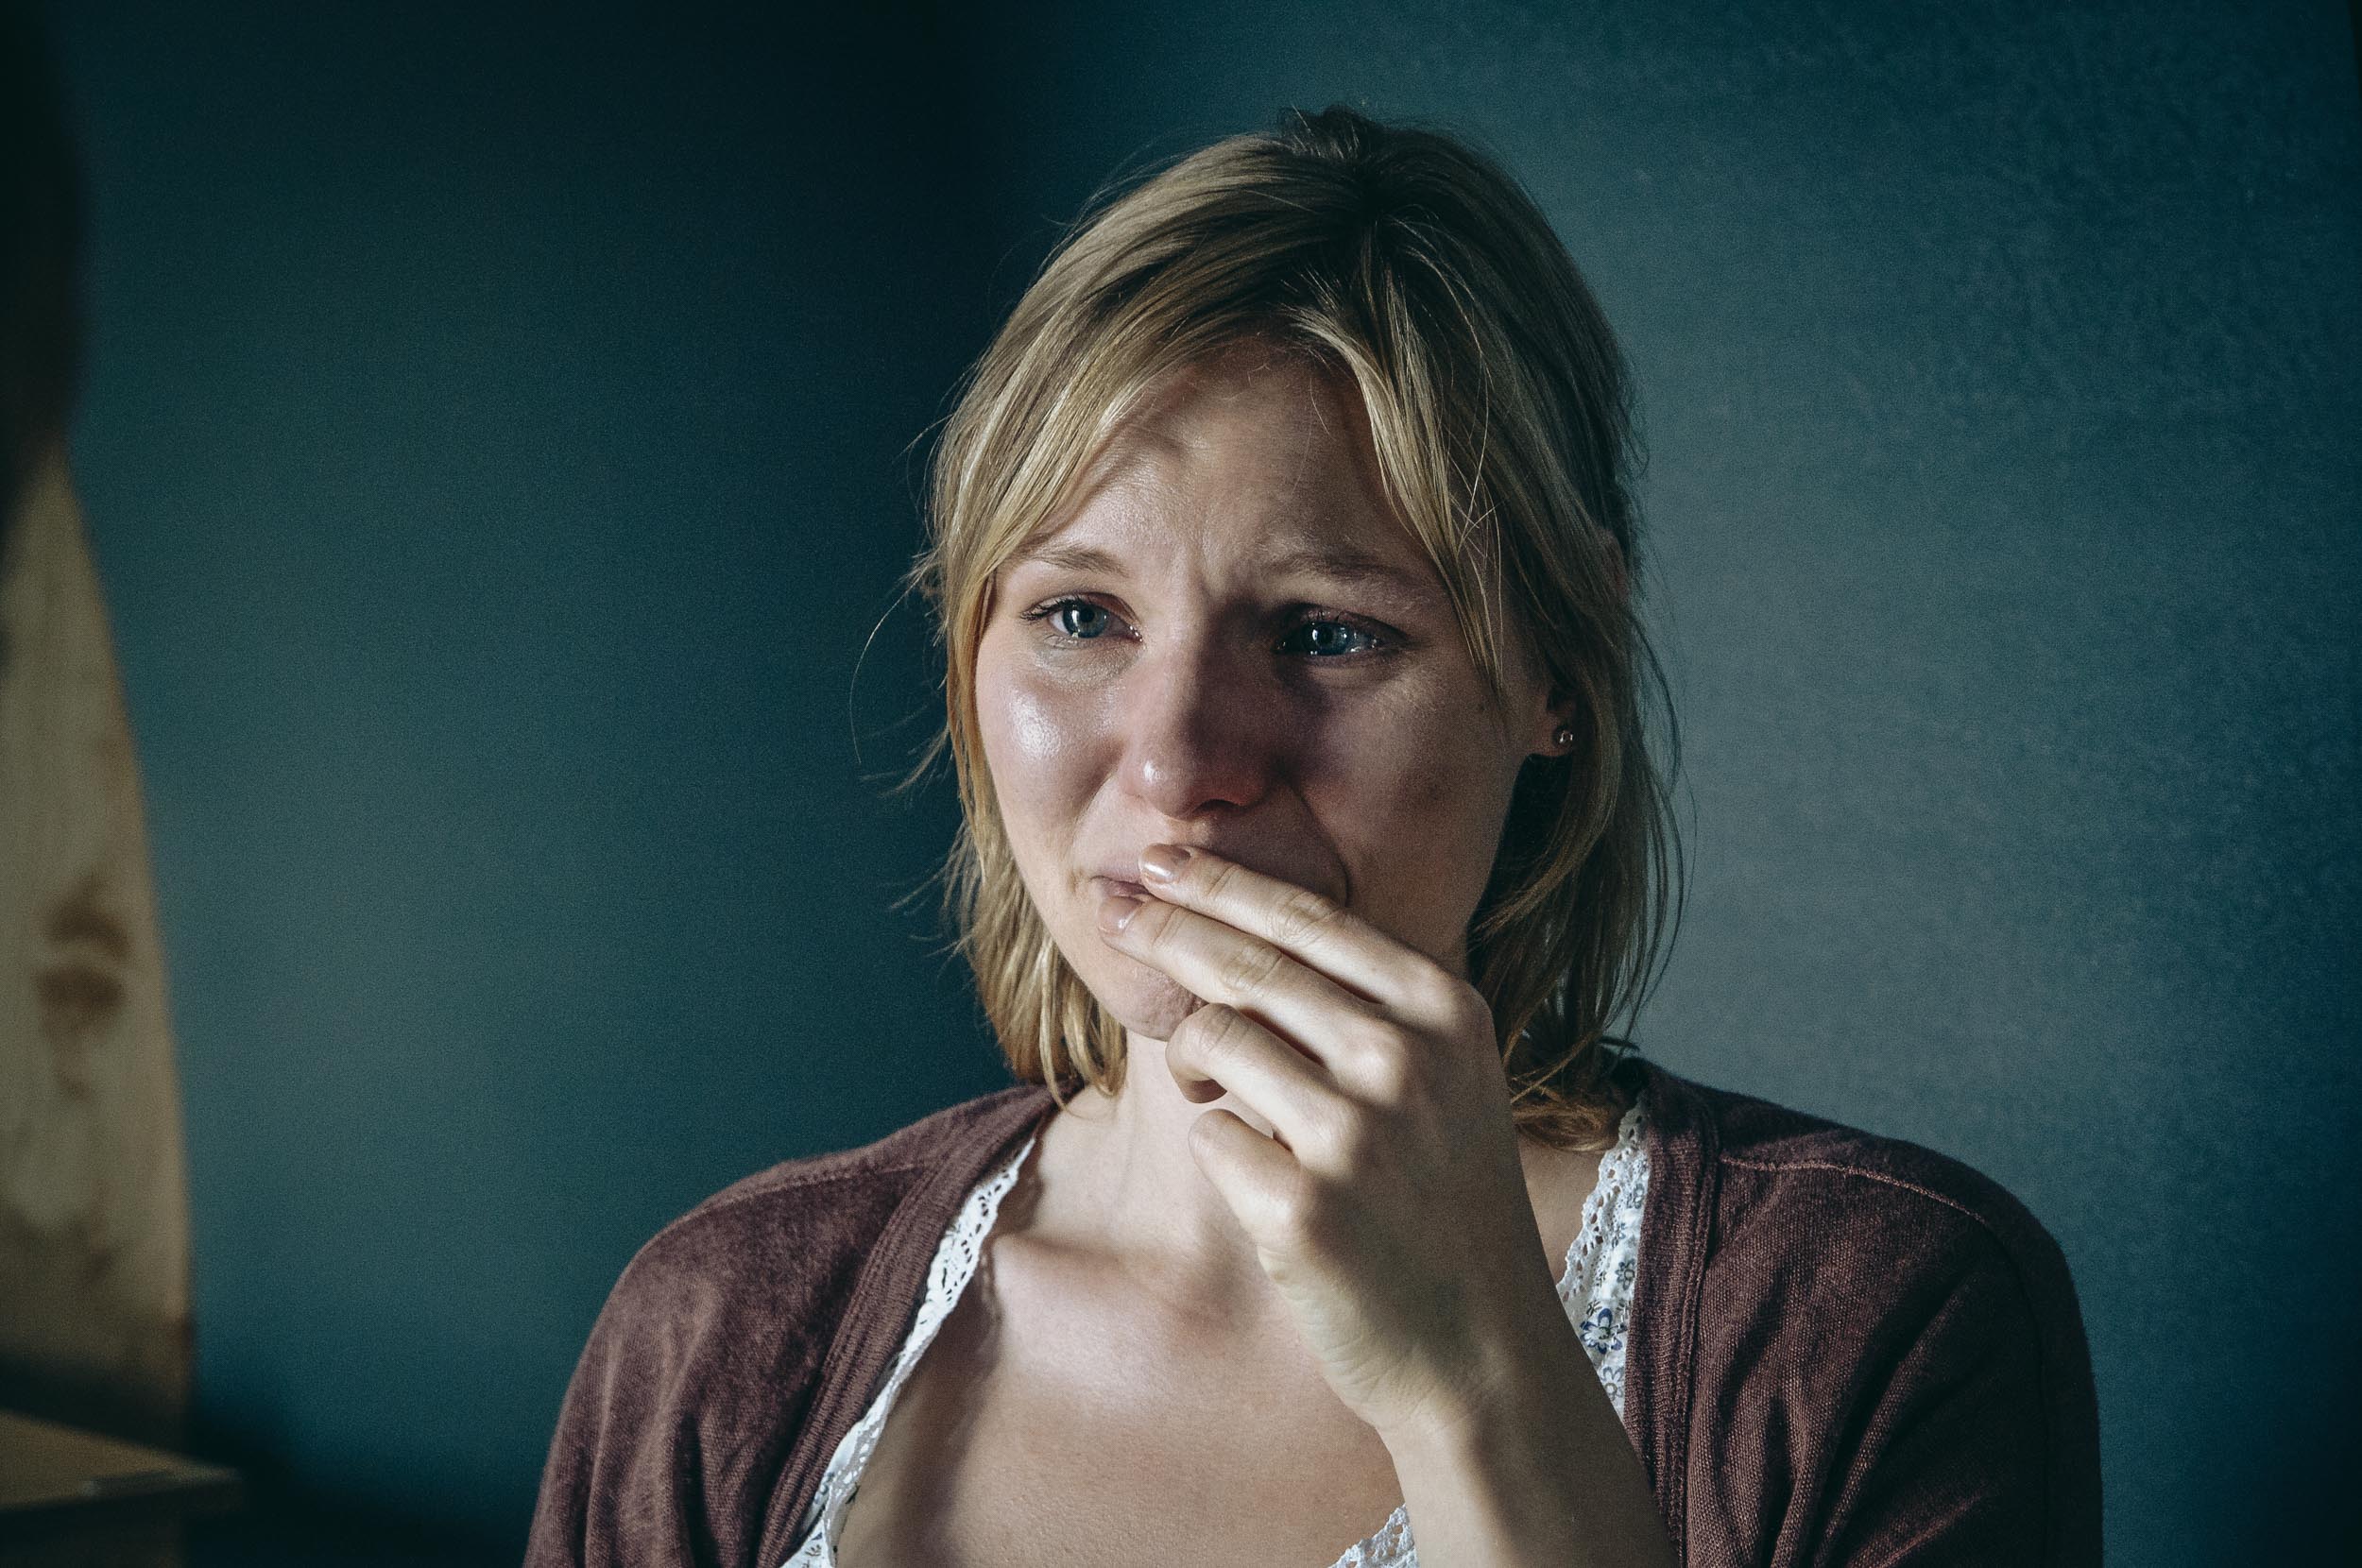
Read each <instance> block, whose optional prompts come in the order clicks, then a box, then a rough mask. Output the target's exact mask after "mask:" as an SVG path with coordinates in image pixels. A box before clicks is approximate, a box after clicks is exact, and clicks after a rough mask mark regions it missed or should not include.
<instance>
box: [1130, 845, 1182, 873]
mask: <svg viewBox="0 0 2362 1568" xmlns="http://www.w3.org/2000/svg"><path fill="white" fill-rule="evenodd" d="M1189 861H1190V852H1189V851H1188V850H1186V849H1183V848H1181V847H1180V846H1179V845H1177V844H1152V845H1151V846H1150V847H1148V848H1146V849H1143V850H1141V851H1140V877H1141V879H1142V880H1144V881H1151V882H1170V881H1172V879H1173V878H1175V877H1178V876H1180V875H1181V868H1182V867H1183V866H1185V865H1187V864H1188V863H1189Z"/></svg>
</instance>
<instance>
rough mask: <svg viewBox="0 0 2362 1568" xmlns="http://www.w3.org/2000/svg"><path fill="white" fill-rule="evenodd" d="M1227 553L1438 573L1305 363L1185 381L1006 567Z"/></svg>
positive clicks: (1352, 404)
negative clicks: (1220, 548)
mask: <svg viewBox="0 0 2362 1568" xmlns="http://www.w3.org/2000/svg"><path fill="white" fill-rule="evenodd" d="M1190 542H1196V543H1199V544H1202V545H1211V544H1222V545H1224V546H1227V547H1229V548H1231V549H1232V550H1233V551H1234V552H1238V551H1244V552H1248V553H1252V554H1256V555H1258V557H1265V558H1268V559H1269V560H1270V561H1271V563H1272V564H1274V565H1275V566H1277V565H1282V564H1293V565H1301V564H1303V563H1304V562H1305V561H1308V560H1311V559H1316V558H1318V557H1321V556H1324V555H1326V556H1329V557H1334V558H1335V559H1337V560H1338V561H1340V562H1358V563H1361V564H1363V565H1365V566H1380V565H1392V566H1394V567H1396V568H1399V569H1415V570H1417V571H1419V572H1420V573H1421V574H1422V575H1431V568H1429V565H1428V562H1427V557H1426V553H1425V551H1424V549H1423V547H1422V546H1421V545H1420V544H1419V542H1418V540H1417V539H1416V537H1414V536H1413V535H1412V533H1411V531H1410V530H1409V528H1408V527H1407V526H1406V525H1405V524H1404V523H1403V522H1402V521H1401V520H1400V519H1399V517H1398V516H1397V514H1396V513H1395V508H1394V507H1393V505H1392V504H1391V503H1390V502H1389V501H1388V499H1387V497H1386V494H1385V488H1384V485H1383V482H1382V480H1381V478H1380V476H1379V472H1378V465H1377V461H1376V457H1375V454H1374V452H1372V451H1371V450H1370V445H1369V438H1368V435H1367V432H1366V427H1365V424H1364V421H1363V420H1362V419H1361V407H1360V401H1359V399H1358V397H1357V396H1356V395H1355V394H1354V393H1353V392H1352V390H1351V389H1350V387H1340V386H1338V385H1336V384H1335V383H1334V382H1333V380H1332V379H1330V378H1327V377H1325V376H1323V375H1321V374H1320V373H1318V372H1317V371H1315V370H1313V369H1312V368H1311V367H1310V366H1307V365H1306V364H1304V363H1303V362H1302V360H1301V359H1300V357H1299V358H1296V359H1293V360H1280V361H1274V360H1271V359H1269V358H1267V357H1256V358H1247V359H1236V358H1234V359H1226V360H1224V361H1219V362H1215V363H1212V364H1208V365H1200V366H1190V367H1188V369H1187V371H1186V373H1176V374H1175V375H1174V376H1172V378H1170V379H1169V380H1168V381H1167V382H1166V383H1164V384H1162V385H1160V386H1159V387H1158V388H1157V389H1156V390H1155V394H1154V395H1153V396H1152V397H1150V398H1147V399H1144V400H1143V401H1142V403H1141V405H1140V406H1139V408H1138V410H1137V412H1135V413H1134V414H1133V415H1131V416H1130V417H1129V418H1125V419H1124V420H1123V421H1122V423H1121V424H1120V425H1119V426H1118V427H1117V429H1116V430H1115V431H1114V432H1113V434H1112V435H1110V436H1109V438H1108V439H1107V441H1106V442H1105V443H1104V445H1103V446H1102V448H1101V450H1100V451H1099V452H1097V453H1095V454H1094V455H1093V456H1092V458H1091V459H1090V460H1089V461H1088V462H1087V463H1086V464H1085V465H1084V468H1083V470H1082V472H1081V475H1080V477H1079V479H1078V481H1077V483H1076V485H1075V486H1073V488H1072V490H1071V491H1070V495H1069V497H1068V499H1067V502H1066V503H1065V504H1064V505H1063V506H1061V507H1060V508H1059V509H1058V510H1057V511H1056V512H1055V513H1054V514H1053V516H1052V517H1050V518H1049V519H1046V520H1044V522H1043V524H1042V525H1041V526H1040V527H1037V528H1036V529H1035V530H1034V532H1033V533H1032V534H1031V535H1030V536H1028V537H1027V538H1026V539H1025V540H1024V541H1023V542H1022V543H1021V544H1020V545H1019V546H1018V549H1017V550H1016V551H1014V552H1013V553H1012V554H1011V556H1010V557H1009V560H1010V564H1012V565H1014V564H1017V563H1018V562H1020V561H1026V560H1051V561H1053V562H1054V561H1064V562H1065V563H1067V564H1080V557H1081V556H1082V555H1083V554H1094V553H1095V554H1098V555H1101V556H1105V555H1109V554H1120V553H1122V552H1126V551H1130V552H1143V551H1145V552H1154V551H1155V550H1157V549H1159V548H1162V549H1166V550H1171V549H1174V548H1179V547H1182V546H1183V545H1185V544H1188V543H1190Z"/></svg>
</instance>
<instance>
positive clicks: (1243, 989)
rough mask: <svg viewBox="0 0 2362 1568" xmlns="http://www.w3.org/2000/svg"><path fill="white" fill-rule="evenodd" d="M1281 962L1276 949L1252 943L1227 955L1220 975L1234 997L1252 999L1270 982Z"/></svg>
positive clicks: (1219, 972)
mask: <svg viewBox="0 0 2362 1568" xmlns="http://www.w3.org/2000/svg"><path fill="white" fill-rule="evenodd" d="M1281 962H1282V956H1281V954H1280V953H1278V952H1277V951H1276V950H1275V949H1274V948H1270V947H1266V946H1263V945H1262V944H1260V943H1252V944H1249V945H1247V946H1242V947H1240V948H1238V949H1237V950H1235V951H1233V952H1231V953H1229V954H1227V955H1225V956H1224V959H1223V961H1222V964H1221V967H1220V969H1219V971H1218V974H1219V977H1220V979H1221V981H1222V983H1223V985H1224V987H1225V988H1227V989H1228V990H1229V991H1230V993H1231V994H1232V995H1234V996H1244V997H1251V996H1253V995H1255V994H1256V993H1257V992H1259V991H1260V990H1262V988H1263V987H1264V986H1265V985H1266V984H1268V983H1269V982H1270V980H1271V978H1272V976H1273V975H1275V974H1276V973H1277V972H1278V969H1279V965H1280V963H1281Z"/></svg>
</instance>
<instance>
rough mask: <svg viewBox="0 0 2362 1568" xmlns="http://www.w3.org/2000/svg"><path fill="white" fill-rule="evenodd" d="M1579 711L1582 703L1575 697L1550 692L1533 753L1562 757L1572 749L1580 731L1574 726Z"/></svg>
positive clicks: (1538, 755) (1541, 755)
mask: <svg viewBox="0 0 2362 1568" xmlns="http://www.w3.org/2000/svg"><path fill="white" fill-rule="evenodd" d="M1581 711H1582V704H1581V703H1580V702H1579V701H1578V700H1577V699H1576V698H1573V697H1569V696H1566V695H1565V694H1563V693H1559V692H1553V693H1551V696H1550V705H1549V708H1548V709H1547V710H1546V711H1545V712H1544V713H1543V715H1542V724H1543V730H1542V735H1541V737H1540V739H1539V741H1538V743H1537V744H1536V745H1535V746H1534V748H1533V755H1535V756H1536V757H1564V756H1566V754H1567V753H1568V752H1570V751H1572V750H1574V749H1575V742H1576V740H1577V738H1578V737H1579V736H1580V734H1581V733H1582V732H1581V731H1580V730H1578V729H1577V728H1576V727H1575V717H1576V715H1577V714H1578V713H1580V712H1581Z"/></svg>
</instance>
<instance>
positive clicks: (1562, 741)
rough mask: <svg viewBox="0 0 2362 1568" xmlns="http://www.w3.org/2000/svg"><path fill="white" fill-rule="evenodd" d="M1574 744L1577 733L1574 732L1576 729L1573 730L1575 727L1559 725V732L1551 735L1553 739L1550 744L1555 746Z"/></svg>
mask: <svg viewBox="0 0 2362 1568" xmlns="http://www.w3.org/2000/svg"><path fill="white" fill-rule="evenodd" d="M1574 743H1575V732H1574V729H1573V727H1572V726H1570V725H1567V724H1561V725H1559V726H1558V729H1557V732H1556V733H1554V734H1553V735H1551V737H1550V744H1552V745H1554V746H1571V745H1573V744H1574Z"/></svg>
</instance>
